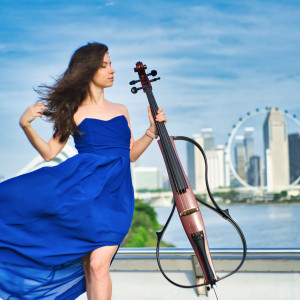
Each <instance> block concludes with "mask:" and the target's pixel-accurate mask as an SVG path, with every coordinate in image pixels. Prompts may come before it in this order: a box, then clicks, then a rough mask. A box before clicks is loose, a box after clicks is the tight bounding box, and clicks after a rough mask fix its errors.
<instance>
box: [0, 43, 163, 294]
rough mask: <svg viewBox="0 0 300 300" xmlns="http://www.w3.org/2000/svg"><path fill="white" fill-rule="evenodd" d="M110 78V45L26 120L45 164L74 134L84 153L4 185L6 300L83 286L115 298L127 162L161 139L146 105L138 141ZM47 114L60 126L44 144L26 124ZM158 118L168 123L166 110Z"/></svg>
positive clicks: (0, 207) (78, 65)
mask: <svg viewBox="0 0 300 300" xmlns="http://www.w3.org/2000/svg"><path fill="white" fill-rule="evenodd" d="M114 72H115V71H114V70H113V68H112V66H111V61H110V57H109V54H108V48H107V47H106V46H105V45H103V44H99V43H92V44H88V45H86V46H83V47H81V48H79V49H78V50H76V51H75V53H74V54H73V56H72V58H71V61H70V63H69V66H68V68H67V70H66V72H65V73H64V74H63V75H62V77H61V78H59V80H57V82H56V84H55V85H54V86H53V87H47V86H43V88H44V89H43V90H42V91H40V93H41V95H42V97H41V103H38V104H35V105H32V106H30V107H29V108H28V109H27V110H26V111H25V112H24V114H23V115H22V117H21V119H20V125H21V127H22V129H23V130H24V132H25V134H26V135H27V137H28V139H29V141H30V142H31V144H32V145H33V146H34V147H35V148H36V150H37V151H38V152H39V153H40V154H41V156H42V157H43V158H44V159H45V160H47V161H49V160H52V159H53V158H55V157H56V155H57V154H58V153H59V152H60V151H61V150H62V149H63V147H64V146H65V144H66V143H67V140H68V138H69V136H70V135H73V136H74V141H75V146H76V148H77V150H78V152H79V154H78V155H76V156H74V157H72V158H69V159H68V160H66V161H65V162H63V163H62V164H60V165H58V166H55V167H51V168H49V167H46V168H42V169H39V170H37V171H34V172H31V173H29V174H25V175H21V176H18V177H16V178H13V179H10V180H7V181H5V182H3V183H1V184H0V232H1V237H0V298H3V299H11V298H13V299H37V298H38V299H64V300H66V299H75V298H76V297H77V296H79V295H80V294H81V293H83V292H84V291H85V286H86V291H87V295H88V298H89V299H93V300H94V299H97V300H102V299H103V300H104V299H105V300H108V299H111V280H110V276H109V267H110V263H111V261H112V259H113V257H114V255H115V254H116V251H117V250H118V247H119V245H120V244H121V242H122V240H123V238H124V237H125V235H126V234H127V232H128V230H129V227H130V224H131V220H132V215H133V208H134V204H133V202H134V197H133V189H132V183H131V176H130V161H132V162H134V161H135V160H137V159H138V158H139V156H140V155H141V154H142V153H143V152H144V151H145V149H146V148H147V147H148V146H149V145H150V143H151V142H152V140H153V138H154V137H155V136H156V135H157V131H156V127H155V122H154V119H153V117H152V115H151V112H150V109H149V107H148V115H149V120H150V127H149V129H147V130H146V133H145V135H144V136H142V137H141V138H140V139H139V140H137V141H135V140H134V139H133V136H132V133H131V129H130V120H129V115H128V111H127V109H126V107H125V106H124V105H121V104H116V103H112V102H109V101H108V100H106V99H105V98H104V89H105V88H108V87H111V86H112V85H113V81H114ZM43 114H44V115H46V116H47V117H48V118H49V119H50V120H51V121H53V122H54V134H53V137H52V138H51V139H50V141H49V142H48V143H47V142H45V141H44V140H43V139H42V138H40V137H39V136H38V135H37V133H36V132H35V131H34V129H33V128H32V127H31V125H30V124H31V122H32V121H33V120H34V119H35V118H36V117H41V116H42V115H43ZM155 120H156V121H159V122H166V118H165V116H164V113H163V110H162V109H159V110H158V112H157V115H156V117H155ZM82 269H84V274H83V271H82ZM84 279H85V280H84ZM14 297H15V298H14Z"/></svg>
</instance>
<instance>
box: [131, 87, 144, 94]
mask: <svg viewBox="0 0 300 300" xmlns="http://www.w3.org/2000/svg"><path fill="white" fill-rule="evenodd" d="M141 89H142V88H141V87H139V88H136V87H135V86H134V87H133V88H131V93H132V94H136V93H137V92H138V91H139V90H141Z"/></svg>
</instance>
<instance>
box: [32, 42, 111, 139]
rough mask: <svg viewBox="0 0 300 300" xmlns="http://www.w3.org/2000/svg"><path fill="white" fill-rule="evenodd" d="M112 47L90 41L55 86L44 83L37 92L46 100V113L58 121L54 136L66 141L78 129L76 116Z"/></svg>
mask: <svg viewBox="0 0 300 300" xmlns="http://www.w3.org/2000/svg"><path fill="white" fill-rule="evenodd" d="M107 52H108V47H107V46H106V45H104V44H100V43H89V44H87V45H85V46H82V47H80V48H79V49H77V50H76V51H75V52H74V54H73V56H72V58H71V60H70V63H69V66H68V68H67V70H66V71H65V72H64V73H63V74H62V75H61V76H60V77H59V78H58V79H57V80H56V82H55V84H54V85H53V86H48V85H45V84H42V85H40V86H39V90H37V92H38V93H39V94H40V96H41V97H40V99H39V102H44V103H45V105H46V106H47V110H45V111H44V115H45V116H46V117H47V118H48V121H50V122H53V123H54V128H53V129H54V134H53V136H54V137H56V136H57V137H59V141H60V142H64V141H66V140H67V139H68V137H69V136H70V135H74V133H76V132H78V129H77V127H76V124H75V122H74V119H73V116H74V113H75V112H76V111H77V109H78V107H79V106H80V104H81V103H82V101H83V100H84V99H85V98H86V96H87V94H88V93H89V83H90V81H91V80H92V79H93V77H94V75H95V73H96V71H97V70H98V69H99V68H100V67H102V65H103V57H104V55H105V53H107Z"/></svg>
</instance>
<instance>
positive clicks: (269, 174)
mask: <svg viewBox="0 0 300 300" xmlns="http://www.w3.org/2000/svg"><path fill="white" fill-rule="evenodd" d="M263 130H264V149H265V165H266V180H267V187H268V190H269V191H281V190H283V189H286V188H287V186H288V185H289V183H290V170H289V150H288V137H287V124H286V121H285V119H284V117H283V115H282V113H281V112H280V110H279V109H278V108H271V109H270V111H269V113H268V115H267V117H266V119H265V122H264V128H263Z"/></svg>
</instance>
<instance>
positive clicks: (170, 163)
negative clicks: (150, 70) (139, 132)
mask: <svg viewBox="0 0 300 300" xmlns="http://www.w3.org/2000/svg"><path fill="white" fill-rule="evenodd" d="M143 90H144V92H145V93H146V95H147V99H148V102H149V105H150V109H151V113H152V116H153V118H154V119H155V116H156V114H157V110H158V105H157V103H156V100H155V98H154V95H153V93H152V88H151V86H145V87H144V88H143ZM155 125H156V128H157V131H158V135H159V137H160V142H161V146H162V152H163V153H164V156H165V157H166V167H167V169H168V170H169V172H170V175H171V180H172V181H173V184H174V187H175V189H176V192H177V193H178V194H180V193H183V192H184V191H185V190H186V189H187V188H188V184H187V182H186V179H185V176H184V173H183V170H182V168H181V165H180V162H179V160H178V157H177V155H176V152H175V150H174V147H173V145H172V142H171V140H170V136H169V134H168V131H167V128H166V126H165V124H164V123H161V122H158V121H155Z"/></svg>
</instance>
